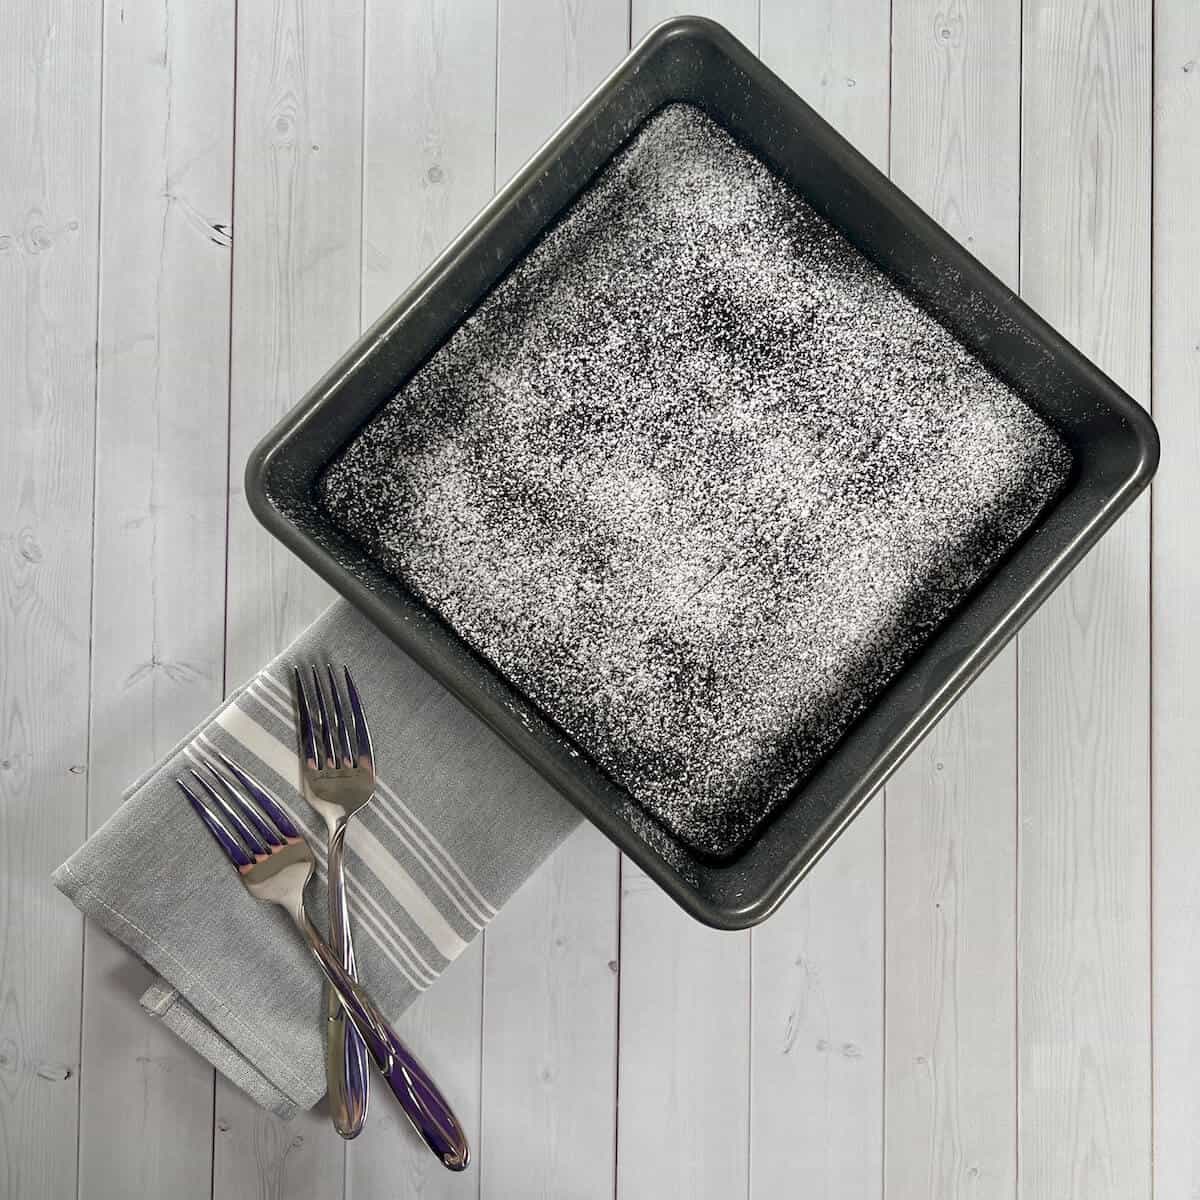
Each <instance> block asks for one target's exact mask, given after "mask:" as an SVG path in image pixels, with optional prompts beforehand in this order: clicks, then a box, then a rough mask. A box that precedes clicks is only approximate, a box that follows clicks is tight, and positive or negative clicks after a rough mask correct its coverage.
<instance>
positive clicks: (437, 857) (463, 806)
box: [54, 601, 580, 1116]
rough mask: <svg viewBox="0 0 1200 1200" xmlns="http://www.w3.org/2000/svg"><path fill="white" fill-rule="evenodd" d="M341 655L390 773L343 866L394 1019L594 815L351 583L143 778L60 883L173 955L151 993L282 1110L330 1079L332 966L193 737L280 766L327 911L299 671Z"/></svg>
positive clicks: (58, 877)
mask: <svg viewBox="0 0 1200 1200" xmlns="http://www.w3.org/2000/svg"><path fill="white" fill-rule="evenodd" d="M328 662H332V663H335V664H339V665H340V664H342V663H345V664H347V665H348V666H349V667H350V670H351V672H352V673H353V675H354V679H355V682H356V683H357V685H358V688H359V691H360V693H361V694H362V697H363V702H364V705H365V707H366V712H367V718H368V721H369V722H370V725H371V735H372V740H373V742H374V747H375V754H376V760H377V767H378V773H379V786H378V791H377V795H376V798H375V800H374V802H373V803H372V804H371V806H370V807H369V808H368V809H366V810H365V811H364V812H362V813H360V814H359V816H358V817H356V818H355V820H354V821H353V822H352V823H351V825H350V828H349V831H348V834H347V856H346V872H347V886H348V889H349V896H350V911H351V917H352V920H353V922H354V930H355V948H356V950H357V953H358V963H359V972H360V975H361V977H362V979H363V981H364V982H365V983H366V985H367V987H368V988H369V989H370V991H371V993H372V995H373V996H374V997H375V999H376V1000H377V1001H378V1002H379V1004H380V1007H381V1008H383V1009H384V1011H385V1012H387V1013H388V1014H389V1015H390V1016H391V1017H392V1018H395V1017H397V1016H398V1015H399V1014H400V1013H401V1012H403V1010H404V1009H405V1008H406V1007H407V1006H408V1005H409V1004H411V1003H412V1001H413V1000H414V999H415V998H416V996H417V995H418V994H419V993H420V992H422V991H423V990H424V989H425V988H427V987H429V986H430V984H432V983H433V982H434V981H435V980H436V979H437V977H438V976H439V975H440V974H441V972H442V971H443V970H444V969H445V968H446V966H447V965H448V964H449V963H450V962H451V961H452V960H453V959H454V958H455V957H457V956H458V955H459V954H461V953H462V951H463V950H464V949H466V947H467V945H468V944H469V943H470V941H471V939H472V938H473V937H474V936H475V935H476V934H477V933H478V932H479V931H480V930H481V929H483V927H484V926H485V925H486V924H487V922H488V921H489V920H490V919H491V918H492V917H493V916H495V915H496V911H497V909H498V908H499V907H500V906H501V905H502V904H503V903H504V902H505V900H506V899H507V898H508V897H509V896H510V895H512V893H513V892H514V891H515V890H516V889H517V887H519V886H520V884H521V883H522V881H523V880H524V879H526V878H527V877H528V876H529V874H530V873H531V872H532V871H533V870H534V869H535V868H536V867H537V866H538V864H539V863H541V862H542V860H543V859H545V858H546V856H547V855H549V854H550V853H551V851H553V850H554V848H555V847H556V846H557V845H558V844H559V843H560V842H561V841H562V840H563V839H564V838H565V837H566V836H567V834H568V833H570V832H571V830H573V829H574V828H575V827H576V826H577V825H578V824H579V821H580V817H579V815H578V814H577V813H576V811H575V810H574V809H573V808H571V807H570V805H569V804H567V802H566V801H565V800H563V799H562V798H561V797H560V796H559V795H558V793H557V792H555V791H554V790H553V789H552V788H551V787H550V785H549V784H547V783H546V782H545V781H544V780H543V779H542V778H541V776H539V775H538V774H536V773H535V772H534V771H533V769H532V768H531V767H529V766H528V765H527V764H526V763H525V762H524V761H523V760H522V759H521V758H520V757H518V756H517V754H516V753H515V752H514V751H512V750H510V749H509V748H508V746H507V745H505V743H503V742H502V741H501V740H500V739H499V738H498V737H496V735H495V734H493V733H492V732H491V731H490V730H489V729H487V728H486V727H485V726H484V725H483V723H482V722H481V721H480V720H479V719H478V718H477V717H475V716H474V715H473V714H471V713H470V712H468V711H467V710H466V709H465V708H464V707H463V706H462V705H461V704H459V702H458V701H457V700H455V699H454V698H453V697H452V696H451V695H450V694H449V693H448V692H446V691H445V690H444V689H443V688H442V687H441V686H439V685H438V684H437V683H436V682H435V681H434V680H433V679H431V678H430V677H429V676H428V675H427V674H426V673H425V672H424V671H423V670H422V669H421V668H420V667H418V666H417V665H416V664H415V663H414V662H413V661H412V660H411V659H409V658H408V657H407V656H406V655H404V654H403V653H402V652H401V651H400V650H399V649H397V647H396V646H395V645H394V644H393V643H392V642H390V641H389V640H388V639H387V638H386V637H385V636H384V635H383V634H382V633H380V632H379V630H378V629H376V627H375V626H374V625H373V624H371V622H370V621H368V620H367V619H366V618H365V617H363V616H362V615H361V614H359V613H358V612H357V610H355V609H354V608H352V607H351V606H350V605H349V604H347V603H345V602H344V601H343V602H339V603H337V604H335V605H334V606H333V607H332V608H331V609H329V610H328V611H327V612H326V613H325V614H324V615H323V616H322V617H321V618H320V619H319V620H318V621H317V622H316V623H315V624H314V625H312V626H311V627H310V628H309V629H308V630H307V631H306V632H305V633H304V634H302V635H301V636H300V637H299V638H298V639H297V640H296V642H294V643H293V644H292V645H291V646H290V647H289V648H288V649H287V651H285V652H284V653H283V654H282V655H280V656H279V657H278V658H277V659H275V661H274V662H272V663H271V664H270V665H269V666H268V667H267V668H266V669H265V670H263V671H262V672H260V673H259V674H258V675H257V676H256V677H255V678H254V679H253V680H252V681H251V682H250V683H249V684H248V685H247V686H246V687H245V688H243V689H242V690H241V691H240V692H239V693H238V694H237V695H236V696H234V697H233V698H232V699H231V700H229V701H228V702H227V703H226V704H225V705H224V706H223V707H222V708H220V709H219V710H218V711H217V712H216V713H214V714H213V715H212V716H211V717H210V718H209V719H208V720H207V721H205V722H204V723H203V724H202V725H201V726H200V727H199V728H197V729H196V730H194V731H193V732H192V733H191V734H189V735H188V737H186V738H185V739H184V740H183V741H182V742H181V743H180V744H179V745H178V746H177V747H176V748H175V750H173V751H172V752H171V753H170V754H169V755H168V756H167V757H166V759H165V760H164V761H163V762H162V763H160V764H159V765H158V766H157V767H156V768H154V770H152V771H151V772H149V773H148V774H147V775H145V776H144V777H143V778H142V779H140V780H138V782H137V783H135V784H134V785H133V786H132V788H131V789H130V790H129V793H128V795H127V798H126V800H125V803H124V804H123V805H122V806H121V808H120V809H119V810H118V812H117V813H116V814H115V815H114V816H113V818H112V819H111V820H110V821H108V822H107V823H106V824H105V825H104V826H103V827H102V828H101V829H100V830H98V831H97V832H96V833H95V834H94V835H93V836H92V837H91V838H89V839H88V841H87V842H86V843H85V844H84V845H83V846H82V847H81V848H80V849H79V850H78V851H77V852H76V853H75V854H74V855H72V857H71V858H70V859H69V860H68V861H67V862H66V863H64V864H63V865H62V866H61V867H59V868H58V870H57V871H56V872H55V874H54V882H55V884H56V885H57V886H58V888H59V889H60V890H61V891H62V892H64V893H65V894H66V895H67V896H69V897H70V899H71V900H72V901H73V902H74V903H75V904H76V905H77V906H78V907H79V908H80V909H81V910H82V911H83V912H84V913H85V914H86V915H87V916H89V917H91V918H92V919H93V920H95V921H96V922H98V923H99V924H100V925H102V926H103V927H104V928H105V929H106V930H108V932H109V933H111V934H112V935H113V936H114V937H116V938H118V939H119V940H120V941H122V942H124V943H125V945H127V946H128V947H129V948H130V949H131V950H132V951H133V952H134V953H135V954H137V955H139V956H140V957H141V958H142V959H144V960H145V961H146V962H147V963H148V964H149V965H150V966H151V967H152V968H153V970H154V971H155V972H156V973H157V975H158V977H159V978H158V980H157V982H156V983H155V984H154V985H153V986H152V987H151V988H150V989H149V990H148V991H147V993H146V994H145V996H143V997H142V1004H143V1007H145V1008H146V1010H147V1011H148V1012H149V1013H151V1014H152V1015H153V1016H155V1017H157V1018H159V1019H161V1020H162V1021H164V1022H165V1023H166V1024H167V1025H168V1026H169V1027H170V1028H171V1029H173V1030H174V1031H175V1032H176V1033H177V1034H179V1036H181V1037H183V1038H184V1039H185V1040H186V1041H188V1042H189V1043H190V1044H191V1045H192V1046H193V1047H194V1048H195V1049H196V1050H198V1051H199V1052H200V1053H201V1054H203V1055H204V1056H205V1057H206V1058H207V1059H208V1060H209V1061H210V1062H212V1063H213V1065H214V1066H216V1067H217V1068H218V1069H219V1070H220V1071H222V1072H223V1073H224V1074H225V1075H227V1076H228V1077H229V1078H230V1079H231V1080H232V1081H233V1082H234V1083H236V1084H237V1085H238V1086H239V1087H241V1088H243V1089H244V1090H245V1091H246V1092H247V1093H249V1094H250V1095H251V1096H252V1097H253V1098H254V1099H255V1100H257V1101H258V1102H259V1103H260V1104H262V1105H264V1106H265V1107H268V1108H270V1109H272V1110H273V1111H275V1112H277V1113H279V1114H281V1115H285V1116H286V1115H290V1114H291V1113H292V1112H294V1111H295V1109H296V1108H310V1107H312V1105H314V1104H315V1103H316V1102H317V1101H318V1100H319V1099H320V1098H321V1096H322V1094H323V1093H324V1091H325V1066H324V1042H323V1037H324V1035H323V1029H324V1021H323V1016H322V1013H323V1002H322V977H321V975H320V973H319V971H318V969H317V967H316V965H315V964H314V963H313V962H312V960H311V958H310V957H309V955H308V951H307V950H306V948H305V946H304V943H303V942H302V941H301V939H300V938H299V936H298V935H297V934H296V932H295V930H294V929H293V928H292V927H291V924H290V921H289V920H288V918H287V917H286V916H285V915H284V913H283V912H282V911H281V910H279V909H277V908H274V907H273V906H270V905H265V904H259V903H258V902H257V901H255V900H254V899H253V898H252V897H251V896H250V895H249V893H247V892H246V890H245V888H243V887H242V885H241V883H240V882H239V881H238V879H237V877H236V875H235V874H234V873H233V871H232V870H231V869H230V867H229V864H228V861H227V860H226V859H225V857H224V856H223V855H222V853H221V851H220V850H219V849H218V847H217V846H216V844H215V843H214V842H213V840H212V838H211V836H210V835H209V833H208V832H207V830H205V829H204V827H203V826H202V825H201V824H200V822H199V821H198V820H197V819H196V816H195V814H194V813H193V812H192V810H191V809H190V807H189V806H188V803H187V801H186V799H185V798H184V796H183V795H182V793H181V792H180V791H179V789H178V787H177V786H176V784H175V779H176V777H177V776H178V775H180V774H182V773H184V772H185V771H186V770H187V769H188V767H189V766H190V765H192V763H193V762H194V757H195V754H196V752H197V751H201V752H206V751H207V752H211V751H212V750H214V749H220V750H223V751H224V752H225V753H226V754H228V755H229V756H230V757H231V758H234V759H236V760H237V761H238V762H240V763H242V764H243V765H244V766H246V767H247V768H248V769H249V770H250V771H251V773H252V774H255V775H257V776H258V777H259V778H260V779H261V780H262V781H263V782H264V783H266V784H267V785H268V786H269V787H270V788H271V789H272V790H273V791H274V792H275V793H276V795H277V796H279V797H280V798H281V799H282V800H283V801H284V803H285V805H286V807H287V808H288V810H289V811H290V813H291V814H292V816H293V818H294V819H295V820H296V822H297V824H299V825H300V826H301V827H302V828H303V829H304V831H305V832H306V834H307V835H308V837H309V840H310V841H311V843H312V844H313V847H314V849H315V850H316V851H317V859H318V875H317V879H316V880H315V881H314V882H313V883H311V884H310V885H309V892H308V896H309V901H310V905H309V908H310V911H311V912H312V914H313V917H314V919H315V920H317V923H318V924H320V925H322V927H324V921H323V916H324V910H325V873H324V866H325V863H324V858H325V856H324V841H325V828H324V825H323V824H322V822H321V821H320V820H319V818H318V817H317V815H316V813H315V812H313V811H312V809H310V808H309V807H308V805H307V804H306V802H305V801H304V800H303V798H302V796H301V794H300V775H299V760H298V758H297V754H296V732H295V718H294V713H293V703H292V693H291V670H292V666H293V664H297V665H302V666H303V665H307V664H312V663H317V664H324V663H328ZM414 1049H415V1050H416V1051H417V1052H418V1053H419V1052H420V1047H414Z"/></svg>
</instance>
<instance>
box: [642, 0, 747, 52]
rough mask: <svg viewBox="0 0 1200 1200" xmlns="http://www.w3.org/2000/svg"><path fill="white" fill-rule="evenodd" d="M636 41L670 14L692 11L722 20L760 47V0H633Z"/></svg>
mask: <svg viewBox="0 0 1200 1200" xmlns="http://www.w3.org/2000/svg"><path fill="white" fill-rule="evenodd" d="M629 11H630V23H631V25H632V28H633V39H634V41H635V42H636V41H637V40H638V39H639V38H641V37H643V36H645V34H647V33H648V32H649V31H650V29H651V28H652V27H653V26H655V25H657V24H658V23H659V22H660V21H665V20H666V19H667V18H668V17H676V16H681V15H683V14H691V15H694V16H697V17H708V18H709V19H710V20H713V21H719V22H720V23H721V24H722V25H724V26H725V28H726V29H728V30H729V32H730V33H732V34H733V36H734V37H736V38H738V39H740V40H741V41H743V42H744V43H745V44H746V45H747V46H749V47H750V49H751V50H757V48H758V0H630V8H629Z"/></svg>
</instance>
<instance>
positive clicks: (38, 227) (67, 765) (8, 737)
mask: <svg viewBox="0 0 1200 1200" xmlns="http://www.w3.org/2000/svg"><path fill="white" fill-rule="evenodd" d="M100 42H101V31H100V14H99V11H98V10H97V8H96V7H95V6H94V5H91V4H86V3H72V2H70V0H48V2H47V3H46V4H43V5H37V6H34V5H21V6H18V7H17V8H16V9H15V10H12V11H10V12H7V13H6V20H5V24H4V37H3V39H2V40H0V112H3V114H4V121H3V126H2V127H0V411H2V413H3V422H2V429H3V433H2V434H0V1195H3V1196H5V1197H14V1198H17V1200H25V1198H26V1197H28V1198H29V1200H38V1198H40V1197H43V1196H73V1195H74V1194H75V1185H76V1161H75V1154H74V1152H73V1151H74V1146H75V1141H76V1136H77V1132H78V1125H77V1114H78V1090H77V1088H78V1075H79V1071H78V1061H79V1060H78V1054H79V1029H80V957H81V953H82V950H81V939H82V920H81V918H80V916H79V914H78V913H77V912H75V911H73V910H72V908H71V906H70V904H68V903H67V902H66V901H65V900H64V899H63V897H61V896H59V895H58V894H57V893H56V892H55V891H54V889H53V888H52V886H51V884H50V881H49V878H48V876H49V873H50V871H51V870H52V869H53V868H54V867H55V866H57V865H58V863H60V862H61V861H62V860H63V859H64V858H65V857H66V856H67V855H68V854H70V853H71V851H72V850H74V849H75V847H76V845H78V843H79V841H80V839H81V838H82V836H83V833H84V829H85V820H86V811H85V809H86V796H85V788H86V782H87V780H86V773H85V772H86V762H87V736H88V640H89V638H88V633H89V609H90V597H91V563H92V520H91V516H92V509H91V500H92V472H93V447H94V440H93V435H94V421H93V408H94V403H95V387H96V375H95V337H96V269H97V258H96V247H97V226H96V221H97V217H96V214H97V200H98V187H99V181H98V176H97V166H98V155H97V152H96V137H97V133H98V130H99V122H100V74H99V64H100Z"/></svg>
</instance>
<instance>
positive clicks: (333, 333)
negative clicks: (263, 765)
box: [226, 0, 363, 685]
mask: <svg viewBox="0 0 1200 1200" xmlns="http://www.w3.org/2000/svg"><path fill="white" fill-rule="evenodd" d="M362 35H363V8H362V0H335V2H333V3H318V2H317V0H278V3H276V4H272V5H241V6H240V7H239V8H238V62H237V72H238V75H237V111H236V118H235V119H236V134H235V137H236V160H235V164H234V220H235V223H236V229H235V237H236V239H237V248H236V250H235V252H234V256H233V336H232V344H231V362H230V392H231V395H230V419H229V421H230V427H229V440H230V479H229V489H230V491H229V494H230V512H229V551H228V556H229V569H228V574H229V583H228V630H227V635H226V683H227V684H228V685H234V684H238V683H241V682H242V681H243V680H245V679H246V678H248V677H249V676H250V675H251V674H253V672H254V671H256V670H257V669H258V668H259V667H260V666H262V665H263V663H265V662H266V661H267V660H268V659H269V658H270V657H271V656H272V655H273V654H276V653H278V651H279V650H281V649H282V648H283V647H284V646H286V645H287V644H288V642H290V641H291V640H292V639H293V638H294V637H295V636H296V635H297V634H298V633H299V632H300V630H301V629H303V628H304V626H305V625H307V624H308V623H309V622H310V621H311V620H312V619H313V618H314V617H315V616H316V615H317V614H318V613H319V612H320V611H321V609H322V608H323V607H325V605H326V604H327V603H328V602H329V601H330V600H331V599H332V597H333V593H332V591H331V589H329V588H328V587H326V586H325V584H323V583H322V582H321V581H320V580H319V579H318V578H317V576H316V575H315V574H314V573H313V572H312V571H310V570H309V569H308V568H307V567H305V566H302V565H301V564H300V563H299V561H298V560H297V559H296V558H295V557H293V556H292V555H291V554H290V552H288V551H287V550H285V549H284V548H283V546H282V545H281V544H280V543H279V542H278V541H276V540H275V539H274V538H273V537H271V536H270V535H269V534H268V533H267V532H266V531H265V530H264V529H262V528H261V527H260V526H259V525H258V523H257V522H256V521H255V520H254V518H253V516H252V515H251V513H250V510H249V508H248V507H247V506H246V501H245V495H244V492H243V488H242V471H243V467H244V464H245V462H246V459H247V457H248V456H249V454H250V451H251V450H252V449H253V448H254V446H255V444H256V443H257V442H258V440H259V439H260V438H261V437H262V435H263V434H265V433H266V432H267V430H268V429H269V428H270V427H271V426H272V425H273V424H274V423H275V422H276V421H277V420H278V419H279V418H280V417H281V416H283V414H284V413H285V412H287V411H288V410H289V409H290V408H291V407H292V406H293V405H294V404H295V403H296V402H297V401H298V400H299V399H300V397H301V396H302V395H303V394H304V392H305V391H306V390H307V389H308V388H309V387H310V386H311V385H312V384H313V383H315V382H316V380H317V379H318V378H319V377H320V376H321V374H322V373H323V372H324V371H326V370H327V369H328V368H329V367H330V366H332V365H333V363H334V361H335V360H336V359H337V357H338V356H339V355H340V354H341V352H342V351H343V350H345V349H346V348H347V347H348V346H349V345H350V344H351V343H352V342H353V340H354V338H355V337H356V336H357V334H358V330H359V304H360V275H361V254H362V83H363V80H362Z"/></svg>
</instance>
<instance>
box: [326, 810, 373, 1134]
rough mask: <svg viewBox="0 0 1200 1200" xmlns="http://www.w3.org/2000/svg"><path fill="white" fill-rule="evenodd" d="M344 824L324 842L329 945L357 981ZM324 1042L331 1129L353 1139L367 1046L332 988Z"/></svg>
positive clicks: (365, 1087) (359, 1125) (364, 1089)
mask: <svg viewBox="0 0 1200 1200" xmlns="http://www.w3.org/2000/svg"><path fill="white" fill-rule="evenodd" d="M345 857H346V823H345V821H341V822H339V823H338V824H337V825H336V826H335V827H334V830H333V833H332V834H331V836H330V838H329V942H330V945H331V946H332V948H333V950H334V952H335V953H336V954H337V956H338V959H339V960H340V961H341V964H342V966H343V967H345V969H346V973H347V974H348V975H349V976H350V977H351V978H352V979H357V978H358V971H357V970H356V969H355V965H354V942H353V940H352V939H351V934H350V921H349V913H348V912H347V909H346V872H345V868H344V862H345ZM327 1016H328V1022H327V1028H326V1043H325V1077H326V1080H327V1081H328V1083H329V1110H330V1116H331V1118H332V1120H333V1127H334V1128H335V1129H336V1130H337V1131H338V1133H339V1134H341V1136H342V1137H344V1138H355V1137H358V1135H359V1134H360V1133H361V1132H362V1129H363V1126H364V1125H365V1124H366V1121H367V1101H368V1098H369V1096H370V1068H369V1067H368V1066H367V1047H366V1045H365V1044H364V1042H363V1040H362V1037H361V1035H360V1034H359V1032H358V1030H357V1029H355V1028H354V1025H353V1023H352V1022H351V1021H350V1020H349V1019H348V1018H347V1016H346V1010H345V1008H343V1007H342V1002H341V999H340V998H339V996H338V994H337V992H336V991H335V990H334V989H333V987H332V986H331V987H330V988H329V999H328V1014H327Z"/></svg>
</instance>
